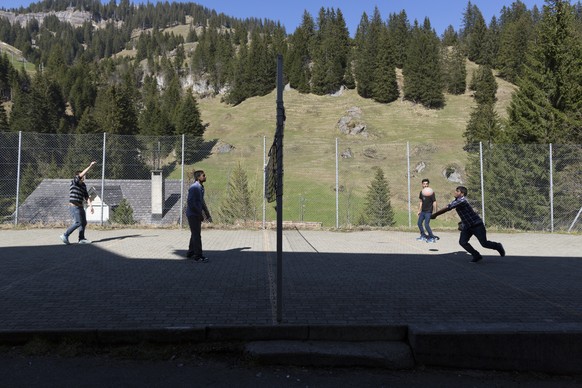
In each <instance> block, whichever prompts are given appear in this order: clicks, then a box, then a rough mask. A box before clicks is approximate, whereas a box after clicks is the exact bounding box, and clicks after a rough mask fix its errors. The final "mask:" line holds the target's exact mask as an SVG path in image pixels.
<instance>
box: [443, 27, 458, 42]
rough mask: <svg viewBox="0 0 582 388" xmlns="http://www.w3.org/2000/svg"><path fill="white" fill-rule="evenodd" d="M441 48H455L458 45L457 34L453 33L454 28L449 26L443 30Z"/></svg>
mask: <svg viewBox="0 0 582 388" xmlns="http://www.w3.org/2000/svg"><path fill="white" fill-rule="evenodd" d="M442 42H443V46H445V47H448V46H455V45H458V43H459V34H457V32H456V31H455V28H454V27H453V26H452V25H450V24H449V26H448V27H447V28H446V29H445V32H443V36H442Z"/></svg>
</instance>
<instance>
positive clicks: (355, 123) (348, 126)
mask: <svg viewBox="0 0 582 388" xmlns="http://www.w3.org/2000/svg"><path fill="white" fill-rule="evenodd" d="M361 117H362V110H361V109H360V108H358V107H355V106H354V107H351V108H350V109H348V110H347V115H346V116H343V117H341V118H340V119H339V121H338V123H337V127H338V129H339V131H340V132H341V133H343V134H345V135H360V136H364V137H368V132H367V131H366V123H364V121H363V120H362V118H361Z"/></svg>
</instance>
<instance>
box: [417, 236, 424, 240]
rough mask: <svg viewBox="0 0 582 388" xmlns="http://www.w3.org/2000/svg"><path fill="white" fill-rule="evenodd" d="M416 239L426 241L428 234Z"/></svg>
mask: <svg viewBox="0 0 582 388" xmlns="http://www.w3.org/2000/svg"><path fill="white" fill-rule="evenodd" d="M416 241H426V236H419V237H417V238H416Z"/></svg>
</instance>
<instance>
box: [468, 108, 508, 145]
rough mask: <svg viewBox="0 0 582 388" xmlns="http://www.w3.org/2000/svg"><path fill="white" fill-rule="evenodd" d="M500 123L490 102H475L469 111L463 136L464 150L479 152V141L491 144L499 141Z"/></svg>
mask: <svg viewBox="0 0 582 388" xmlns="http://www.w3.org/2000/svg"><path fill="white" fill-rule="evenodd" d="M500 133H501V124H500V119H499V116H498V115H497V112H495V106H494V104H493V103H492V102H489V103H481V104H477V107H476V108H475V109H474V110H473V111H472V112H471V116H470V117H469V123H468V124H467V128H466V130H465V133H464V134H463V136H464V137H465V139H466V140H465V147H464V149H465V151H468V152H479V142H483V143H485V144H486V145H487V146H491V145H492V144H493V143H495V142H498V141H500V140H501V139H500Z"/></svg>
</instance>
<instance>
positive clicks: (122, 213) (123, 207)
mask: <svg viewBox="0 0 582 388" xmlns="http://www.w3.org/2000/svg"><path fill="white" fill-rule="evenodd" d="M109 222H111V223H114V224H121V225H133V224H135V219H134V218H133V208H132V207H131V205H130V204H129V202H128V201H127V199H125V198H123V199H122V200H121V201H120V202H119V204H118V205H117V206H116V207H115V209H113V210H112V211H111V215H110V216H109Z"/></svg>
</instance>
